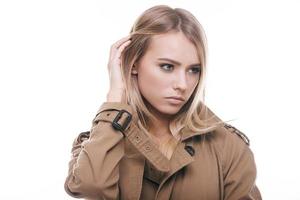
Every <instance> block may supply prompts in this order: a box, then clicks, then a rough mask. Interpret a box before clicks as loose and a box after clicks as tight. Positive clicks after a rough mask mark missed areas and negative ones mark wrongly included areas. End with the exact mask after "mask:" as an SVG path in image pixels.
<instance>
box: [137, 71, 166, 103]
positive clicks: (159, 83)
mask: <svg viewBox="0 0 300 200" xmlns="http://www.w3.org/2000/svg"><path fill="white" fill-rule="evenodd" d="M169 82H170V81H169V80H168V79H167V78H166V76H163V74H162V73H161V72H159V71H158V70H157V69H153V70H144V71H142V72H141V73H139V75H138V84H139V90H140V92H141V93H142V95H143V96H144V97H151V98H155V97H159V96H161V95H162V94H163V93H164V92H165V90H166V89H167V88H168V85H169V84H170V83H169Z"/></svg>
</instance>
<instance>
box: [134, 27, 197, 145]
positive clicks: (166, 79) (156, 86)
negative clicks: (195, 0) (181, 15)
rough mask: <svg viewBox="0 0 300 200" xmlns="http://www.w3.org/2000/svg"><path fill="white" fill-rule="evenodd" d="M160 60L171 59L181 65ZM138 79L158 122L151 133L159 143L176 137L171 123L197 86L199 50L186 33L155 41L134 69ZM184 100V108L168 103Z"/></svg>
mask: <svg viewBox="0 0 300 200" xmlns="http://www.w3.org/2000/svg"><path fill="white" fill-rule="evenodd" d="M159 58H169V59H171V60H175V61H177V62H178V63H180V64H174V63H172V62H170V61H166V60H160V59H159ZM132 75H135V76H137V80H138V87H139V90H140V92H141V94H142V96H143V97H144V99H145V103H146V105H147V107H148V108H149V110H150V111H151V113H153V114H154V116H155V117H156V122H155V123H154V124H151V125H150V127H151V129H150V133H152V134H153V135H154V136H155V137H157V138H159V140H165V139H168V138H169V137H170V136H172V134H171V132H170V130H169V122H170V120H171V118H172V116H174V114H176V113H177V112H178V111H179V110H180V108H181V107H182V106H183V105H184V104H185V103H186V102H187V101H188V99H189V97H190V96H191V94H192V93H193V91H194V89H195V88H196V86H197V83H198V81H199V76H200V61H199V59H198V54H197V50H196V48H195V46H194V45H193V44H192V43H191V42H190V41H189V40H188V39H187V38H186V37H185V35H184V34H183V33H182V32H169V33H165V34H161V35H155V36H153V37H152V40H151V43H150V46H149V48H148V49H147V52H146V53H145V55H144V56H143V57H142V58H141V59H140V60H139V62H138V63H136V64H135V65H134V67H133V69H132ZM171 96H182V97H183V98H184V99H185V100H184V102H182V103H181V104H174V103H172V102H170V101H169V100H167V99H166V97H171Z"/></svg>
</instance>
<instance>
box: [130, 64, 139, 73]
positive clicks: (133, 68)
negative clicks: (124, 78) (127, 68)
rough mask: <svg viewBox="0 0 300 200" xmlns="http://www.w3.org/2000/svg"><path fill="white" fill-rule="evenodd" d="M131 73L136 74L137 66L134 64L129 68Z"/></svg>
mask: <svg viewBox="0 0 300 200" xmlns="http://www.w3.org/2000/svg"><path fill="white" fill-rule="evenodd" d="M131 74H138V71H137V68H136V66H135V65H133V67H132V69H131Z"/></svg>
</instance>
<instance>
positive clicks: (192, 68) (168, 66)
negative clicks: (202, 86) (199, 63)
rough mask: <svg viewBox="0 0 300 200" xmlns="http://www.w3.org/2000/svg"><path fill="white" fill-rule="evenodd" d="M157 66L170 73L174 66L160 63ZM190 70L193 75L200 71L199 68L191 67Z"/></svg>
mask: <svg viewBox="0 0 300 200" xmlns="http://www.w3.org/2000/svg"><path fill="white" fill-rule="evenodd" d="M159 66H160V67H161V68H162V69H163V70H165V71H172V70H173V69H174V65H172V64H168V63H162V64H160V65H159ZM190 70H192V73H193V74H198V73H199V72H200V71H201V69H200V67H191V68H190Z"/></svg>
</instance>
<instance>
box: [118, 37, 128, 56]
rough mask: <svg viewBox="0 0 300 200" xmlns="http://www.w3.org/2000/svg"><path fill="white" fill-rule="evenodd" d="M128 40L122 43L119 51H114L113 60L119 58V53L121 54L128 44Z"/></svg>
mask: <svg viewBox="0 0 300 200" xmlns="http://www.w3.org/2000/svg"><path fill="white" fill-rule="evenodd" d="M130 42H131V41H130V40H128V41H126V42H124V43H123V44H122V45H121V46H120V47H119V49H118V50H117V51H116V53H115V58H120V55H121V53H122V52H123V50H124V49H125V48H126V47H127V46H128V45H129V44H130Z"/></svg>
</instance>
